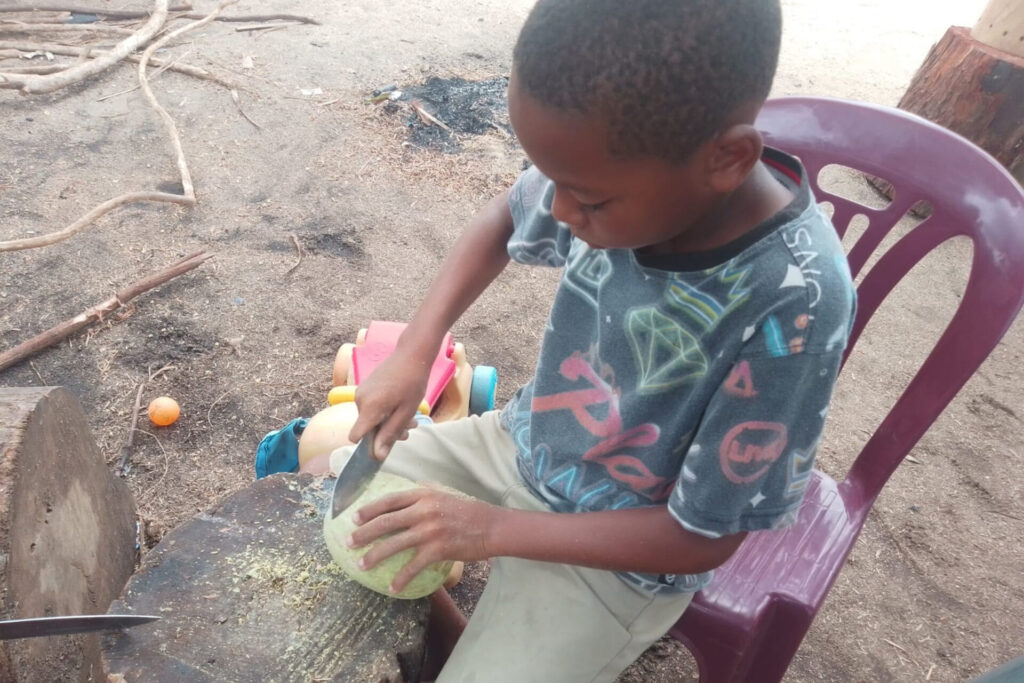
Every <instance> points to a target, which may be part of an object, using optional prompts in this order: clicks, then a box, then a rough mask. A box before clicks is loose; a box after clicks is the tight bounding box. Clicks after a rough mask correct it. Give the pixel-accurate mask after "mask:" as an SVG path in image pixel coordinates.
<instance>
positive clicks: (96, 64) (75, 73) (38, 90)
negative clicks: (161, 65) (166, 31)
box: [0, 0, 167, 95]
mask: <svg viewBox="0 0 1024 683" xmlns="http://www.w3.org/2000/svg"><path fill="white" fill-rule="evenodd" d="M166 21H167V0H154V2H153V15H152V16H151V17H150V18H149V21H147V22H146V23H145V24H144V25H143V26H142V28H140V29H139V30H138V31H136V32H135V33H133V34H132V35H131V36H129V37H127V38H125V39H124V40H122V41H121V42H120V43H118V44H117V45H116V46H115V47H114V49H113V50H111V51H110V52H107V53H104V54H102V55H100V56H98V57H97V58H96V59H93V60H91V61H88V62H84V63H82V64H76V65H75V66H73V67H71V68H70V69H67V70H66V71H62V72H60V73H56V74H50V75H47V76H35V75H25V76H22V75H19V74H4V73H0V88H18V89H20V90H21V92H22V93H25V94H28V95H34V94H42V93H50V92H54V91H56V90H60V89H61V88H63V87H66V86H68V85H71V84H72V83H77V82H79V81H82V80H85V79H86V78H89V77H90V76H95V75H96V74H98V73H100V72H102V71H104V70H106V69H108V68H110V67H111V66H113V65H114V64H116V63H117V62H119V61H121V60H122V59H124V58H125V57H127V56H128V55H130V54H131V53H133V52H135V51H136V50H138V49H139V48H140V47H142V46H143V45H145V44H146V43H148V42H149V41H150V40H152V39H153V36H155V35H156V34H157V33H158V32H159V31H160V29H161V28H163V26H164V23H165V22H166Z"/></svg>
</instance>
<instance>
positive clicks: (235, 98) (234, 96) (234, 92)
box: [231, 88, 263, 130]
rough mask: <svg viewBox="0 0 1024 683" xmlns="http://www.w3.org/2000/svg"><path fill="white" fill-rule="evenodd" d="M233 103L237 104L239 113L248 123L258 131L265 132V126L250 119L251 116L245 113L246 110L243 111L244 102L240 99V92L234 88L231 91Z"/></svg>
mask: <svg viewBox="0 0 1024 683" xmlns="http://www.w3.org/2000/svg"><path fill="white" fill-rule="evenodd" d="M231 101H232V102H234V103H235V106H236V107H238V113H239V114H241V115H242V117H243V118H244V119H245V120H246V121H248V122H249V123H251V124H252V125H253V126H255V127H256V130H263V126H261V125H260V124H258V123H256V122H255V121H253V120H252V119H251V118H249V115H248V114H246V113H245V110H244V109H242V101H241V100H240V99H239V98H238V91H237V90H235V89H234V88H232V89H231Z"/></svg>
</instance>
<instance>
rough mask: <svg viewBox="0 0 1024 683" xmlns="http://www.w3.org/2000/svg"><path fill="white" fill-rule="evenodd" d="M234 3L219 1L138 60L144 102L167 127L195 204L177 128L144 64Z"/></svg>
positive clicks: (188, 194)
mask: <svg viewBox="0 0 1024 683" xmlns="http://www.w3.org/2000/svg"><path fill="white" fill-rule="evenodd" d="M162 1H163V2H164V3H166V2H167V0H162ZM236 2H238V0H221V2H220V4H219V5H217V9H215V10H213V11H212V12H210V13H209V14H208V15H206V16H205V17H203V18H202V19H200V20H199V21H194V22H192V23H191V24H187V25H185V26H182V27H181V28H179V29H176V30H174V31H171V32H170V33H168V34H167V35H165V36H164V37H163V38H161V39H160V40H158V41H156V42H155V43H153V44H152V45H150V46H149V47H147V48H146V49H145V51H144V52H143V53H142V59H140V60H139V83H140V84H141V85H142V94H143V95H145V96H146V100H147V101H148V102H149V104H150V106H152V107H153V109H155V110H156V113H157V114H158V115H159V116H160V118H161V119H163V122H164V125H166V126H167V131H168V133H169V134H170V136H171V145H172V146H173V147H174V154H175V156H176V157H177V161H178V172H179V173H180V174H181V186H182V188H183V189H184V192H183V194H184V195H185V196H186V197H189V198H191V199H192V203H195V191H194V190H193V189H192V174H191V173H190V172H189V170H188V164H186V163H185V152H184V150H182V148H181V139H180V138H179V137H178V128H177V126H175V125H174V119H172V118H171V115H170V114H168V113H167V110H166V109H164V108H163V107H161V106H160V103H159V102H157V101H156V96H155V95H154V94H153V91H152V90H151V89H150V87H149V80H148V79H147V78H146V63H147V62H148V61H149V58H150V57H152V56H153V53H154V52H156V51H157V50H159V49H160V48H161V46H163V45H164V44H166V43H169V42H170V41H172V40H174V39H175V38H177V37H178V36H180V35H182V34H183V33H185V32H187V31H191V30H193V29H197V28H199V27H200V26H205V25H206V24H208V23H210V22H211V21H213V20H214V19H216V18H217V15H219V14H220V13H221V11H222V10H223V9H224V8H225V7H227V6H228V5H233V4H234V3H236ZM170 196H174V195H170Z"/></svg>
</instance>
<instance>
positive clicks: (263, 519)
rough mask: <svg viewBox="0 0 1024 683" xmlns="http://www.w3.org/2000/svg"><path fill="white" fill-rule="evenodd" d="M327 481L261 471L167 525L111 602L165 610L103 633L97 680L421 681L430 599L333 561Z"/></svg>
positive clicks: (114, 608)
mask: <svg viewBox="0 0 1024 683" xmlns="http://www.w3.org/2000/svg"><path fill="white" fill-rule="evenodd" d="M332 490H333V489H332V488H331V487H330V486H328V487H327V488H326V490H325V489H324V485H323V479H319V480H316V479H313V477H311V476H310V475H308V474H305V475H294V474H278V475H274V476H271V477H266V478H264V479H260V480H259V481H257V482H255V483H254V484H253V485H252V486H250V487H248V488H245V489H242V490H241V491H239V492H237V493H235V494H233V495H232V496H230V497H229V498H227V499H226V500H224V501H223V502H222V503H220V504H219V505H217V506H216V507H215V508H213V509H211V510H209V511H207V512H205V513H202V514H200V515H197V516H196V517H194V518H193V519H192V520H190V521H189V522H186V523H185V524H183V525H182V526H180V527H178V528H177V529H174V530H173V531H171V532H170V533H168V534H167V535H166V536H164V537H163V539H162V540H161V541H160V543H159V545H157V546H156V548H154V549H153V550H152V551H150V552H149V553H148V554H147V555H146V558H145V559H144V560H143V563H142V566H141V567H140V568H139V571H137V572H136V573H135V575H134V576H133V577H132V578H131V579H130V580H129V581H128V585H127V586H126V587H125V589H124V593H123V595H122V596H121V598H120V600H117V601H115V602H114V604H113V605H111V608H110V609H111V612H118V613H122V612H129V613H135V614H155V615H158V616H160V617H162V619H161V620H160V621H158V622H156V623H153V624H146V625H144V626H137V627H135V628H130V629H127V630H125V631H123V632H111V633H109V634H107V635H105V636H103V662H104V667H105V669H104V673H105V674H106V675H107V676H108V678H106V679H103V678H101V680H108V681H122V682H123V683H145V682H150V683H172V682H176V681H180V682H182V683H186V682H187V683H197V682H206V681H209V682H211V683H212V682H213V681H352V683H356V682H357V681H359V682H361V681H373V683H413V682H415V681H419V680H420V670H421V666H422V663H423V655H424V649H425V646H426V622H427V616H428V612H429V604H428V602H427V600H426V599H425V598H424V599H421V600H396V599H393V598H389V597H386V596H383V595H378V594H377V593H374V592H372V591H370V590H369V589H366V588H363V587H362V586H360V585H359V584H357V583H356V582H354V581H351V580H349V579H347V578H346V577H345V575H344V574H342V572H341V570H340V569H338V567H337V566H336V565H334V564H333V562H332V560H331V556H330V554H329V553H328V552H327V547H326V545H325V544H324V541H323V515H324V513H325V511H329V510H330V493H331V491H332Z"/></svg>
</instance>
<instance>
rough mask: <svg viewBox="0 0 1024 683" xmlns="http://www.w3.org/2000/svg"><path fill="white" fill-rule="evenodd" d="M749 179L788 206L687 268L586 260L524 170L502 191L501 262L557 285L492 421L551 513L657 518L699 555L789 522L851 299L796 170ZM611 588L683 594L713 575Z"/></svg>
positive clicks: (683, 258) (783, 162) (781, 157)
mask: <svg viewBox="0 0 1024 683" xmlns="http://www.w3.org/2000/svg"><path fill="white" fill-rule="evenodd" d="M764 161H765V163H766V165H767V166H768V167H769V169H771V170H772V172H773V173H774V174H775V176H776V178H778V179H779V180H780V182H782V183H783V184H784V185H786V186H787V187H788V188H789V189H790V190H791V191H792V192H793V193H794V195H795V199H794V200H793V202H792V203H791V204H790V205H789V206H788V207H787V208H786V209H785V210H783V211H782V212H780V213H779V214H777V215H776V216H773V217H772V218H771V219H769V220H768V221H766V222H765V223H764V224H762V225H760V226H758V227H757V228H755V229H754V230H753V231H751V232H749V233H747V234H746V235H744V236H742V237H740V238H739V239H738V240H737V241H736V242H733V243H731V244H728V245H725V246H723V247H721V248H718V249H715V250H713V251H710V252H700V253H695V254H683V255H681V254H673V255H667V256H666V255H659V256H657V257H655V256H653V255H644V254H641V253H638V252H635V251H633V250H629V249H592V248H590V247H588V246H587V245H586V244H585V243H584V242H582V241H580V240H578V239H575V238H574V237H573V236H572V234H571V233H570V232H569V230H568V228H567V226H565V225H564V224H561V223H559V222H558V221H557V220H555V219H554V218H553V217H552V215H551V201H552V197H553V195H554V186H553V184H552V183H551V181H550V180H548V179H547V178H545V177H544V176H543V175H542V174H541V173H540V172H539V171H538V170H537V169H536V168H531V169H530V170H528V171H526V172H524V173H523V174H522V176H521V177H520V178H519V180H518V181H517V182H516V184H515V186H514V187H513V188H512V191H511V194H510V198H509V205H510V208H511V211H512V217H513V219H514V222H515V230H514V233H513V235H512V237H511V239H510V240H509V243H508V252H509V254H510V255H511V257H512V258H513V259H514V260H515V261H517V262H520V263H525V264H530V265H544V266H552V267H562V268H564V271H563V274H562V279H561V282H560V283H559V287H558V291H557V293H556V295H555V300H554V303H553V305H552V309H551V313H550V316H549V318H548V326H547V329H546V331H545V334H544V339H543V343H542V347H541V353H540V358H539V361H538V365H537V370H536V373H535V375H534V379H533V380H532V381H531V382H530V383H528V384H527V385H526V386H524V387H522V388H521V389H520V390H519V392H518V393H517V394H516V395H515V396H514V397H513V399H512V400H511V401H510V402H509V404H508V405H507V406H506V407H505V409H504V411H503V413H502V424H503V425H504V427H505V428H506V429H507V430H508V432H509V433H510V434H511V435H512V438H513V439H514V440H515V443H516V446H517V450H518V454H517V463H518V467H519V472H520V474H521V475H522V477H523V479H524V480H525V481H526V483H527V484H528V485H529V486H530V487H531V488H532V489H533V491H534V493H535V494H536V495H538V496H539V497H540V498H541V499H543V500H545V501H546V502H547V503H548V504H549V505H550V506H551V507H552V508H553V509H554V510H556V511H559V512H587V511H597V510H617V509H622V508H635V507H645V506H654V505H664V504H666V503H667V505H668V509H669V512H670V513H671V514H672V516H673V517H674V518H675V519H676V520H677V521H678V522H679V524H681V525H682V526H683V527H684V528H685V529H687V530H689V531H691V532H693V533H696V534H700V535H702V536H705V537H709V538H718V537H721V536H725V535H728V534H733V533H737V532H740V531H755V530H760V529H771V528H778V527H781V526H786V525H788V524H791V523H792V522H793V521H795V519H796V511H797V508H798V507H799V504H800V501H801V499H802V497H803V494H804V490H805V489H806V487H807V483H808V481H809V478H810V473H811V467H812V465H813V463H814V453H815V448H816V446H817V443H818V439H819V438H820V436H821V431H822V426H823V424H824V421H825V416H826V413H827V409H828V402H829V398H830V397H831V393H832V387H833V384H834V382H835V378H836V374H837V373H838V368H839V363H840V360H841V358H842V353H843V350H844V348H845V346H846V341H847V338H848V336H849V332H850V327H851V325H852V321H853V313H854V307H855V297H854V289H853V285H852V283H851V279H850V271H849V268H848V266H847V263H846V257H845V255H844V253H843V250H842V247H841V245H840V243H839V239H838V237H837V235H836V233H835V230H834V228H833V227H832V225H831V224H830V222H829V221H828V219H827V218H826V217H825V216H824V215H823V214H822V213H821V211H820V209H819V208H818V206H817V205H816V203H815V202H814V199H813V196H812V194H811V191H810V187H809V185H808V182H807V179H806V177H805V175H804V171H803V169H802V167H801V165H800V164H799V162H798V161H797V160H795V159H794V158H792V157H790V156H788V155H785V154H782V153H781V152H778V151H775V150H766V152H765V157H764ZM637 532H638V533H642V532H643V530H642V529H638V530H637ZM623 577H624V578H625V579H626V580H628V581H631V582H633V583H634V584H636V585H638V586H639V587H640V588H642V589H644V590H647V591H650V592H688V591H696V590H699V589H700V588H702V587H703V586H704V585H706V584H707V583H708V581H710V579H711V573H710V572H707V573H704V574H698V575H678V576H676V575H650V574H623Z"/></svg>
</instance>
